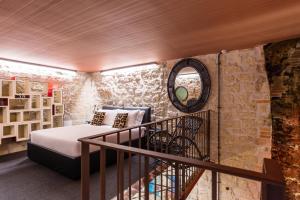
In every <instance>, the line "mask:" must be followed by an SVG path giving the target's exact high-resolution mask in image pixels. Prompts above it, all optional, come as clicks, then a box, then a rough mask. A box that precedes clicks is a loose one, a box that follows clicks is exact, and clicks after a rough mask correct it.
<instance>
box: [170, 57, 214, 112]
mask: <svg viewBox="0 0 300 200" xmlns="http://www.w3.org/2000/svg"><path fill="white" fill-rule="evenodd" d="M210 84H211V83H210V77H209V74H208V71H207V69H206V67H205V65H204V64H203V63H201V62H200V61H199V60H196V59H192V58H188V59H183V60H181V61H179V62H178V63H176V64H175V65H174V67H173V69H172V71H171V73H170V75H169V79H168V94H169V98H170V100H171V102H172V104H173V105H174V106H175V107H176V108H177V109H179V110H180V111H182V112H187V113H190V112H196V111H198V110H200V109H201V108H202V107H203V106H204V105H205V103H206V102H207V100H208V97H209V93H210Z"/></svg>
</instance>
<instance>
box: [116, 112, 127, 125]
mask: <svg viewBox="0 0 300 200" xmlns="http://www.w3.org/2000/svg"><path fill="white" fill-rule="evenodd" d="M127 118H128V113H118V114H117V116H116V118H115V122H114V125H113V126H112V127H113V128H125V127H126V123H127Z"/></svg>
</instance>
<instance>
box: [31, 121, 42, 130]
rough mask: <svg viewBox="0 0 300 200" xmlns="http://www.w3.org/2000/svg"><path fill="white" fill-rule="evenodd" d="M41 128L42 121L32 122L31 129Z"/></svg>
mask: <svg viewBox="0 0 300 200" xmlns="http://www.w3.org/2000/svg"><path fill="white" fill-rule="evenodd" d="M37 130H41V123H39V122H35V123H31V131H37Z"/></svg>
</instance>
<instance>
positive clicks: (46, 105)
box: [43, 97, 52, 108]
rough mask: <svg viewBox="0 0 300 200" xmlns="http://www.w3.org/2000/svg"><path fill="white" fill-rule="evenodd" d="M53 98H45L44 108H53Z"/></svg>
mask: <svg viewBox="0 0 300 200" xmlns="http://www.w3.org/2000/svg"><path fill="white" fill-rule="evenodd" d="M51 105H52V98H51V97H43V108H51Z"/></svg>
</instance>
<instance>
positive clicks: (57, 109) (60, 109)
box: [54, 105, 64, 115]
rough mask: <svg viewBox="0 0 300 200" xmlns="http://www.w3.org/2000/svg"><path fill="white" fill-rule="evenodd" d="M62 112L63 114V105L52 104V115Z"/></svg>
mask: <svg viewBox="0 0 300 200" xmlns="http://www.w3.org/2000/svg"><path fill="white" fill-rule="evenodd" d="M62 114H64V106H63V105H54V115H62Z"/></svg>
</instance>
